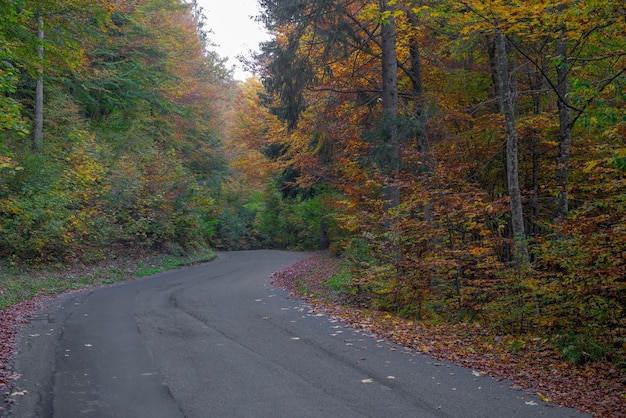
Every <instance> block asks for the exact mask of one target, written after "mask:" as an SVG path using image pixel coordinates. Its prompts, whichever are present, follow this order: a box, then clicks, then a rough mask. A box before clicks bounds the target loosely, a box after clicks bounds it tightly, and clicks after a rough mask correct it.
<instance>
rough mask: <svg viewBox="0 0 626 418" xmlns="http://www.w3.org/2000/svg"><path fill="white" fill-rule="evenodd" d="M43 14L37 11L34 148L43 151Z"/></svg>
mask: <svg viewBox="0 0 626 418" xmlns="http://www.w3.org/2000/svg"><path fill="white" fill-rule="evenodd" d="M43 29H44V27H43V16H42V14H41V13H37V39H38V41H39V49H38V50H37V56H38V57H39V61H40V63H39V74H38V75H37V83H36V85H35V129H34V132H33V144H32V146H33V150H35V151H41V150H42V149H43V62H42V61H43V40H44V30H43Z"/></svg>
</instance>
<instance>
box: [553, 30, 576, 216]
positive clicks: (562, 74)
mask: <svg viewBox="0 0 626 418" xmlns="http://www.w3.org/2000/svg"><path fill="white" fill-rule="evenodd" d="M561 32H562V33H563V32H565V28H564V27H562V28H561ZM556 54H557V56H559V57H560V59H561V62H560V63H559V64H558V65H557V67H556V77H557V85H556V91H557V94H558V96H559V97H558V102H557V103H558V108H559V149H558V155H557V157H556V187H557V190H558V195H557V197H556V205H555V211H554V217H555V221H556V222H562V221H564V220H565V218H566V217H567V212H568V203H567V198H568V195H567V187H568V178H569V155H570V149H571V147H572V111H571V109H570V107H569V106H568V103H567V102H566V100H567V94H568V93H569V86H568V74H569V67H568V65H567V43H566V41H565V40H564V39H563V38H559V39H557V41H556Z"/></svg>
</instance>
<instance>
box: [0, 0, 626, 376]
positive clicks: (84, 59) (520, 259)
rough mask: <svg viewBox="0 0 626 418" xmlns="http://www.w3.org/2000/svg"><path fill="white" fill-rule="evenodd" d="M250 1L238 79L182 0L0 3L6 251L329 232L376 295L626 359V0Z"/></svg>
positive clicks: (78, 259)
mask: <svg viewBox="0 0 626 418" xmlns="http://www.w3.org/2000/svg"><path fill="white" fill-rule="evenodd" d="M260 5H261V10H262V12H261V15H260V16H259V17H258V19H259V20H260V21H261V22H263V24H264V25H265V26H266V27H267V29H268V31H269V32H270V33H271V34H272V40H271V41H268V42H265V43H263V44H261V46H260V50H259V52H257V53H255V54H254V55H253V56H250V57H247V58H245V60H246V65H247V66H248V67H249V70H250V71H252V72H254V73H255V74H256V75H257V76H256V77H252V78H250V79H248V80H247V81H245V82H240V81H237V80H234V79H233V75H232V72H231V70H230V69H229V68H228V67H227V65H226V63H225V61H224V59H223V58H221V57H220V56H218V55H217V54H216V53H215V52H213V50H212V47H211V46H212V43H211V42H212V41H211V33H210V28H208V27H206V24H205V20H204V16H203V11H202V9H201V8H199V7H198V6H197V4H195V2H193V1H190V2H186V1H183V0H133V1H130V0H116V1H112V0H63V1H57V0H2V1H0V13H1V14H2V16H3V17H2V20H1V21H0V58H1V59H0V269H3V270H6V271H9V272H10V271H14V270H15V269H30V268H41V266H51V265H57V266H58V265H70V264H90V263H98V262H102V261H106V260H108V259H111V258H114V257H116V254H122V253H128V252H138V253H143V252H160V253H172V254H187V253H192V252H207V251H210V250H211V249H219V250H241V249H256V248H280V249H290V250H306V251H316V250H320V249H321V250H327V252H328V254H331V255H332V256H334V257H338V258H339V259H340V260H341V264H340V269H339V270H338V271H337V272H336V273H335V274H334V275H333V276H332V277H331V278H330V279H329V280H328V281H327V282H326V283H325V286H327V288H328V289H331V290H332V291H333V292H335V293H336V294H337V295H340V296H341V297H342V298H347V299H350V300H351V301H352V303H356V304H358V305H360V306H363V307H366V308H367V309H375V310H378V311H383V312H388V313H391V314H393V315H397V316H400V317H406V318H411V319H413V320H416V321H423V322H429V323H435V324H441V323H477V324H481V325H482V326H485V327H488V328H489V329H490V330H491V331H492V332H493V333H494V334H497V335H515V336H520V338H521V340H519V341H523V340H524V338H530V337H529V336H531V337H532V338H536V339H540V340H541V341H543V344H546V345H550V346H552V347H556V348H557V349H559V350H560V351H561V352H562V355H563V357H564V358H565V359H566V360H567V361H569V362H570V363H571V364H573V365H583V364H587V363H593V362H597V361H608V362H611V363H612V364H614V365H615V366H617V367H618V368H621V369H625V368H626V8H625V7H624V3H623V2H622V1H618V0H602V1H600V0H587V1H583V0H557V1H551V2H542V1H531V0H507V1H501V0H491V1H486V0H432V1H422V0H420V1H417V0H377V1H370V0H318V1H308V0H260ZM0 289H2V290H3V293H2V297H3V298H4V297H5V292H7V294H8V292H9V289H8V288H7V286H4V285H2V284H0ZM25 296H28V295H25ZM7 304H8V302H3V305H2V306H3V307H5V306H6V305H7Z"/></svg>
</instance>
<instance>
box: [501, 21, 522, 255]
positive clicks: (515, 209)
mask: <svg viewBox="0 0 626 418" xmlns="http://www.w3.org/2000/svg"><path fill="white" fill-rule="evenodd" d="M495 42H496V52H497V53H496V56H497V67H498V68H497V69H498V71H497V79H498V90H499V92H500V97H499V99H500V111H501V112H502V115H503V116H504V121H505V125H506V172H507V186H508V191H509V199H510V209H511V227H512V230H513V237H514V239H515V249H514V255H515V258H516V259H517V260H518V261H521V262H526V261H528V250H527V249H526V233H525V231H524V213H523V209H522V193H521V190H520V185H519V168H518V155H517V154H518V151H517V143H518V136H517V126H516V123H515V105H514V102H513V88H512V85H511V74H510V72H509V62H508V58H507V53H506V42H507V41H506V38H505V37H504V34H503V33H502V32H500V31H499V30H498V31H497V32H496V39H495Z"/></svg>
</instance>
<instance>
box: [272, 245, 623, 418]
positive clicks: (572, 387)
mask: <svg viewBox="0 0 626 418" xmlns="http://www.w3.org/2000/svg"><path fill="white" fill-rule="evenodd" d="M338 269H339V260H337V259H335V258H333V257H331V256H329V255H328V254H326V253H317V254H315V255H313V256H312V257H310V258H307V259H304V260H302V261H300V262H298V263H296V264H294V265H292V266H289V267H287V268H285V269H283V270H281V271H279V272H277V273H275V274H274V275H272V277H271V281H272V284H273V285H274V286H276V287H280V288H283V289H285V290H287V291H288V292H289V293H290V294H292V295H293V296H296V297H299V298H303V299H305V300H306V301H307V302H308V303H309V305H311V307H312V309H314V310H316V311H317V312H318V313H322V314H325V315H327V316H329V317H333V318H335V319H339V320H341V321H343V322H345V323H346V324H348V325H349V326H351V327H353V328H357V329H361V330H365V331H367V332H369V333H371V334H372V335H374V336H376V337H377V338H385V339H388V340H391V341H393V342H394V343H397V344H399V345H402V346H404V347H407V348H411V349H414V350H415V351H417V352H420V353H423V354H425V355H428V356H430V357H432V358H435V359H437V360H447V361H450V362H452V363H455V364H457V365H459V366H463V367H468V368H472V369H473V370H476V371H478V372H479V373H481V374H482V375H486V376H491V377H494V378H497V379H499V380H502V381H505V380H506V381H510V382H511V388H512V389H516V390H521V391H526V392H529V393H535V394H536V395H538V396H539V398H540V399H542V400H543V401H544V402H550V403H552V404H556V405H560V406H564V407H570V408H574V409H577V410H579V411H582V412H588V413H591V414H593V415H594V416H597V417H626V370H624V369H619V368H616V367H615V365H614V364H612V363H609V362H595V363H590V364H585V365H581V366H573V365H571V364H570V363H568V362H566V361H565V360H563V358H562V355H561V353H560V352H559V351H558V350H556V349H555V348H553V347H551V346H550V344H549V343H548V341H547V340H546V339H545V338H533V337H532V336H528V335H526V336H524V337H519V336H517V337H515V336H508V335H500V336H498V335H493V330H491V329H489V328H488V327H484V326H482V325H480V324H478V323H459V324H429V323H424V322H419V323H418V322H415V321H412V320H410V319H405V318H401V317H398V316H396V315H392V314H390V313H387V312H380V311H377V310H372V309H367V308H365V307H363V306H357V305H356V304H354V303H351V302H350V300H349V299H348V298H346V297H345V296H343V297H341V296H340V295H337V293H334V292H332V291H330V290H329V288H328V287H327V286H325V285H324V283H325V282H326V281H327V280H328V279H329V278H330V276H331V275H333V274H335V273H336V272H337V271H338Z"/></svg>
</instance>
